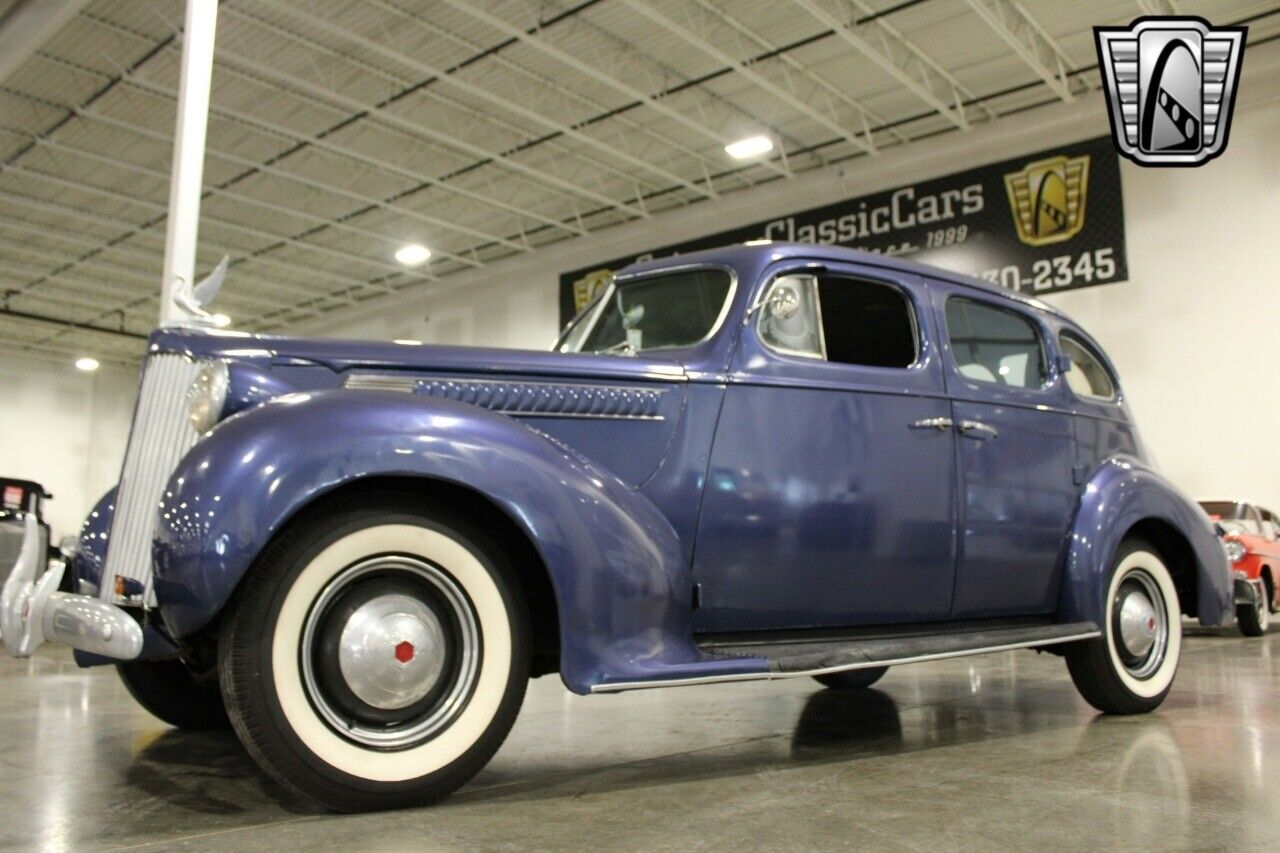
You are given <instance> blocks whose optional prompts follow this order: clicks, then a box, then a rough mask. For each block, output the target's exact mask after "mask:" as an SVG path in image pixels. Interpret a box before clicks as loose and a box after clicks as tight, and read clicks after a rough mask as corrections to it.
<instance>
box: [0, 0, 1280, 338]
mask: <svg viewBox="0 0 1280 853" xmlns="http://www.w3.org/2000/svg"><path fill="white" fill-rule="evenodd" d="M30 3H49V4H57V5H59V6H61V7H63V8H64V9H65V10H66V15H65V19H64V20H60V21H59V22H58V25H57V27H56V28H55V29H54V30H53V32H52V34H51V36H50V37H48V38H47V40H43V41H42V42H41V43H40V44H39V45H35V46H34V50H27V51H24V52H25V53H26V54H27V55H26V57H25V59H20V61H17V62H14V63H10V65H13V66H14V67H12V68H11V69H10V70H8V71H7V73H5V74H4V75H0V349H2V350H3V351H4V352H26V353H39V354H44V355H50V356H54V357H63V356H70V355H83V354H92V355H95V356H97V357H99V358H101V359H102V360H105V361H119V362H129V361H132V360H134V359H136V357H137V355H138V354H139V353H140V352H141V351H142V346H143V338H144V337H145V335H146V333H147V332H148V331H149V330H150V329H151V327H152V326H153V325H154V324H155V320H156V317H157V315H158V312H159V307H158V304H157V303H158V300H159V284H160V269H161V263H162V259H163V253H164V235H165V211H166V207H167V202H168V180H169V163H170V155H171V150H172V137H173V127H174V116H175V104H176V92H177V80H178V73H179V67H180V60H181V51H182V20H183V9H184V5H183V3H182V2H181V0H148V2H137V1H136V0H92V2H87V3H86V2H84V0H65V2H64V0H28V4H30ZM1174 6H1177V7H1178V8H1179V9H1180V10H1181V11H1186V12H1194V13H1196V14H1200V15H1203V16H1205V17H1207V18H1209V19H1210V20H1212V21H1213V22H1214V23H1216V24H1228V23H1236V22H1240V21H1248V23H1249V25H1250V32H1249V43H1250V44H1253V43H1257V42H1260V41H1267V40H1271V39H1274V38H1276V37H1277V36H1280V2H1276V0H1268V2H1227V0H1220V2H1203V3H1195V4H1193V3H1184V4H1175V3H1172V2H1169V0H1138V2H1134V0H1126V1H1125V2H1092V3H1062V2H1052V0H1013V2H1009V0H967V1H966V2H961V0H906V2H903V0H787V1H786V2H782V1H781V0H656V2H655V1H654V0H585V2H583V1H582V0H578V1H577V2H570V0H488V2H466V0H222V2H221V3H220V6H219V12H218V33H217V50H216V56H215V65H214V74H213V92H212V107H211V112H210V117H209V130H208V143H207V145H208V150H207V156H206V160H205V172H204V190H205V197H204V201H203V205H202V210H201V223H200V235H199V237H200V243H199V246H200V248H199V256H198V261H197V269H198V270H209V269H211V268H212V267H213V266H214V265H215V264H216V263H217V262H218V260H219V259H220V258H221V257H222V256H223V255H228V256H230V258H231V270H230V274H229V275H228V279H227V284H226V286H225V287H224V288H223V293H222V294H221V295H220V297H219V299H218V303H217V307H218V310H220V311H224V312H226V313H228V314H229V315H231V317H232V318H233V319H234V322H235V325H236V327H237V328H243V329H249V330H254V331H273V330H274V331H280V330H286V329H288V327H289V326H290V324H292V323H296V322H299V321H301V320H305V319H307V318H311V317H315V316H317V315H324V314H331V313H333V312H340V311H344V310H350V309H351V308H352V307H353V306H356V305H360V304H363V303H365V302H366V301H368V300H370V299H376V298H378V297H380V296H383V295H386V294H388V293H391V292H396V291H402V290H405V289H406V288H422V287H427V288H429V287H431V285H432V283H433V282H435V281H437V280H440V279H445V278H447V277H448V276H450V275H453V274H456V273H458V272H460V271H463V270H467V269H471V268H477V267H479V268H483V267H484V266H486V265H488V264H491V263H493V262H494V261H496V260H498V259H501V258H507V257H509V256H513V255H519V254H524V253H530V252H537V251H539V250H540V249H542V248H543V247H545V246H549V245H550V244H553V243H559V242H561V241H564V240H571V239H574V238H575V237H578V236H581V235H584V234H587V233H590V232H594V231H598V230H600V229H603V228H608V227H611V226H613V225H617V224H619V223H623V222H628V221H631V220H636V219H644V218H648V217H652V216H655V215H657V214H659V213H661V212H662V211H664V210H669V209H671V208H676V207H680V206H683V205H688V204H695V203H697V202H699V201H702V200H705V199H708V198H713V197H717V196H719V195H723V194H727V193H733V192H738V191H741V190H744V189H747V188H749V187H751V186H754V185H756V184H760V183H763V182H767V181H775V180H787V179H789V178H790V177H791V176H793V175H796V174H799V173H803V172H805V171H808V170H812V169H816V168H820V167H822V166H824V165H827V164H830V163H833V162H838V161H842V160H846V159H848V158H851V157H861V156H868V155H869V154H871V153H873V152H875V151H879V150H883V149H887V148H890V147H894V146H901V145H909V144H911V143H912V142H913V141H915V140H919V139H922V138H925V137H929V136H933V135H936V134H939V133H945V132H963V131H964V130H965V129H966V128H967V127H970V126H974V125H979V124H982V123H986V122H992V121H998V120H999V119H1000V118H1001V117H1002V116H1006V115H1009V114H1011V113H1015V112H1019V111H1023V110H1026V109H1028V108H1032V107H1035V106H1039V105H1044V104H1047V103H1052V102H1055V101H1059V100H1070V99H1072V98H1074V97H1077V96H1079V95H1081V94H1083V93H1086V92H1088V91H1089V90H1091V89H1096V88H1097V86H1098V74H1097V71H1096V67H1095V64H1096V58H1095V54H1094V46H1093V36H1092V31H1091V27H1092V26H1093V25H1097V24H1126V23H1128V22H1129V21H1130V20H1132V19H1133V18H1134V17H1136V16H1138V15H1140V14H1144V13H1148V12H1161V11H1168V10H1169V9H1170V8H1171V7H1174ZM23 10H24V4H23V3H22V2H14V0H0V39H3V37H4V35H5V32H4V31H5V27H6V25H8V24H10V23H11V21H13V20H14V19H16V18H17V17H18V16H19V13H21V12H22V11H23ZM754 133H765V134H768V135H770V136H771V137H772V138H773V139H774V140H775V141H776V143H777V147H776V148H775V151H774V155H775V156H772V157H770V158H769V159H766V160H763V161H758V162H752V163H747V164H743V163H741V162H738V161H734V160H732V159H731V158H730V157H728V156H727V155H726V153H725V151H724V146H725V144H726V143H728V142H731V141H733V140H735V139H738V138H741V137H743V136H747V135H750V134H754ZM410 242H416V243H422V244H424V245H426V246H428V247H430V249H431V250H432V253H433V254H432V259H431V260H430V262H429V263H428V264H426V265H424V266H421V267H417V268H412V269H410V268H406V267H404V266H402V265H400V264H398V263H397V262H396V261H395V259H394V253H395V250H396V249H397V248H398V247H400V246H401V245H403V244H405V243H410Z"/></svg>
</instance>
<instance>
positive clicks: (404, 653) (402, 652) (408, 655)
mask: <svg viewBox="0 0 1280 853" xmlns="http://www.w3.org/2000/svg"><path fill="white" fill-rule="evenodd" d="M396 660H398V661H400V663H408V662H409V661H411V660H413V643H411V642H409V641H408V640H401V641H400V642H398V643H396Z"/></svg>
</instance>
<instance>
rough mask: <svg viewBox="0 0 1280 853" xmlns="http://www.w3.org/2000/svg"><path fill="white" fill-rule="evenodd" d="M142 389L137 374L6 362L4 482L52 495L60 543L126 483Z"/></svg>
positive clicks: (0, 425)
mask: <svg viewBox="0 0 1280 853" xmlns="http://www.w3.org/2000/svg"><path fill="white" fill-rule="evenodd" d="M136 387H137V373H136V371H132V370H125V369H121V368H115V367H108V366H106V365H104V366H103V367H101V368H99V369H98V370H97V371H96V372H94V373H83V372H81V371H79V370H76V369H75V368H74V367H73V366H72V365H71V361H70V359H68V360H66V361H65V362H61V361H58V362H55V361H46V360H43V359H34V358H22V357H16V356H12V355H7V354H6V355H3V356H0V476H5V477H18V478H21V479H24V480H35V481H36V482H38V483H42V484H43V485H44V487H45V488H46V489H48V490H49V491H50V492H52V493H53V496H54V499H53V500H52V501H49V502H48V503H46V504H45V518H46V520H47V521H48V522H49V525H50V526H51V527H52V528H53V535H54V537H60V536H65V535H69V534H73V533H76V532H78V531H79V529H80V522H81V521H83V520H84V517H85V516H86V515H87V514H88V512H89V509H90V508H91V507H92V506H93V504H94V503H95V502H96V501H97V500H98V498H99V497H101V496H102V493H103V492H105V491H106V490H107V489H109V488H111V487H112V486H113V485H115V482H116V480H117V479H118V478H119V476H120V463H121V460H122V458H123V456H124V444H125V439H126V436H127V435H128V432H129V419H130V418H131V417H132V414H133V397H134V393H135V391H136ZM55 541H56V539H55Z"/></svg>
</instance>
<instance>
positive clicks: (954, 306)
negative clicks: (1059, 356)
mask: <svg viewBox="0 0 1280 853" xmlns="http://www.w3.org/2000/svg"><path fill="white" fill-rule="evenodd" d="M946 313H947V335H948V337H949V338H950V339H951V352H952V353H953V354H954V356H955V360H956V365H957V367H959V369H960V373H961V375H962V376H964V377H965V378H966V379H970V380H972V381H975V382H990V383H993V384H996V385H1007V386H1010V387H1013V388H1042V387H1044V384H1045V381H1046V379H1047V378H1048V371H1047V370H1046V369H1045V357H1044V346H1043V345H1042V344H1041V342H1040V334H1039V333H1038V332H1037V331H1036V327H1035V325H1034V324H1033V323H1032V322H1031V321H1030V320H1028V319H1027V318H1026V317H1023V316H1022V315H1021V314H1019V313H1018V312H1016V311H1011V310H1009V309H1007V308H998V307H996V306H995V305H990V304H988V303H986V302H979V301H978V300H976V299H965V298H963V297H952V298H950V299H948V300H947V312H946Z"/></svg>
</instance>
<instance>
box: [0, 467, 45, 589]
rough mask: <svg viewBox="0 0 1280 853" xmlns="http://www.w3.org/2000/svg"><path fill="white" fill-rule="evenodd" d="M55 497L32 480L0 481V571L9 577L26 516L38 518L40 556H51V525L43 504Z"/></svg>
mask: <svg viewBox="0 0 1280 853" xmlns="http://www.w3.org/2000/svg"><path fill="white" fill-rule="evenodd" d="M52 497H53V495H51V494H49V493H48V492H47V491H45V488H44V486H42V485H40V484H39V483H36V482H34V481H32V480H18V479H15V478H12V477H0V571H4V572H6V573H7V571H8V569H9V568H10V567H11V566H12V565H13V564H14V563H15V562H16V561H17V559H18V550H19V549H20V548H21V547H22V532H23V526H24V520H25V518H26V515H27V513H32V514H34V515H35V518H36V523H37V525H38V527H39V531H40V546H39V547H40V553H42V554H46V555H47V554H48V552H49V525H48V524H47V523H46V522H45V521H44V516H43V515H42V514H41V509H42V505H43V502H44V501H47V500H49V499H50V498H52ZM0 580H3V578H2V577H0Z"/></svg>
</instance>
